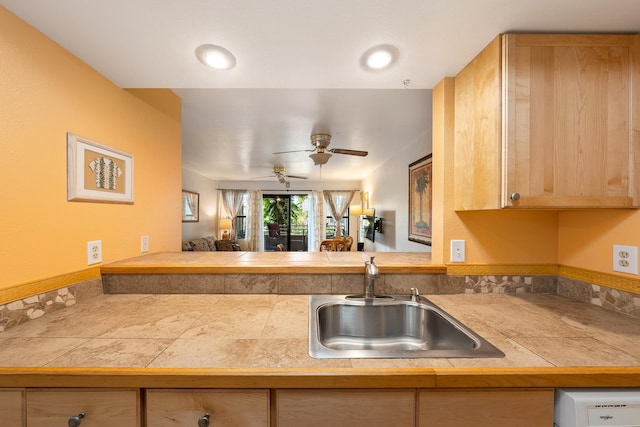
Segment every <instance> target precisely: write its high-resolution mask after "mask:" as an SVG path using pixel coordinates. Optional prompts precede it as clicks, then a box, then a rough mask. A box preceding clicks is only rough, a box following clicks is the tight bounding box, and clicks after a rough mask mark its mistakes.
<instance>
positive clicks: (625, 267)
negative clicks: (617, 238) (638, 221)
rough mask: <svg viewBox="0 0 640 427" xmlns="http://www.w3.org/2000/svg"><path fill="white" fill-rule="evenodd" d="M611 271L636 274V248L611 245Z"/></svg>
mask: <svg viewBox="0 0 640 427" xmlns="http://www.w3.org/2000/svg"><path fill="white" fill-rule="evenodd" d="M613 271H619V272H621V273H628V274H638V247H637V246H625V245H613Z"/></svg>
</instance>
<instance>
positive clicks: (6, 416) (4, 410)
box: [0, 389, 25, 427]
mask: <svg viewBox="0 0 640 427" xmlns="http://www.w3.org/2000/svg"><path fill="white" fill-rule="evenodd" d="M0 420H1V423H0V424H2V425H3V426H4V425H7V426H12V427H24V425H25V424H24V421H25V420H24V389H2V390H0Z"/></svg>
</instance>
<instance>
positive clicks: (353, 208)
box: [349, 205, 362, 216]
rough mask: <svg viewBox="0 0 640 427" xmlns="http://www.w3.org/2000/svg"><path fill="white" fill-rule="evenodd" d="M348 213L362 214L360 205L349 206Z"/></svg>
mask: <svg viewBox="0 0 640 427" xmlns="http://www.w3.org/2000/svg"><path fill="white" fill-rule="evenodd" d="M349 215H354V216H360V215H362V205H353V206H349Z"/></svg>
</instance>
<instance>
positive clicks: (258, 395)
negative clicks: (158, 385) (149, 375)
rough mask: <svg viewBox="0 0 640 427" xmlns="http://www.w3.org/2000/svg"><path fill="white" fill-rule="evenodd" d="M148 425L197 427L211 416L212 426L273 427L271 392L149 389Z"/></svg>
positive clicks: (147, 392) (154, 426)
mask: <svg viewBox="0 0 640 427" xmlns="http://www.w3.org/2000/svg"><path fill="white" fill-rule="evenodd" d="M146 397H147V404H146V408H147V411H146V412H147V425H149V426H152V427H190V426H193V427H197V426H198V425H199V424H198V420H199V419H200V418H202V417H204V416H205V415H206V414H209V416H208V417H207V418H208V419H209V422H210V425H211V426H212V427H214V426H215V427H225V426H227V427H231V426H233V427H260V426H268V425H269V390H153V389H150V390H147V391H146Z"/></svg>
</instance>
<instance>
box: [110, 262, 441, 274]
mask: <svg viewBox="0 0 640 427" xmlns="http://www.w3.org/2000/svg"><path fill="white" fill-rule="evenodd" d="M378 268H379V270H380V273H383V274H384V273H387V274H421V273H422V274H446V273H447V267H446V266H444V265H387V266H385V265H379V266H378ZM100 271H101V273H102V274H364V266H350V265H324V266H314V265H308V264H303V265H280V266H273V265H259V264H250V265H249V264H247V265H237V264H236V265H228V266H225V265H197V264H196V265H194V264H188V265H185V264H183V265H180V264H174V265H171V264H169V265H166V264H163V265H148V264H146V265H125V266H117V265H104V266H102V267H101V269H100Z"/></svg>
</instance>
